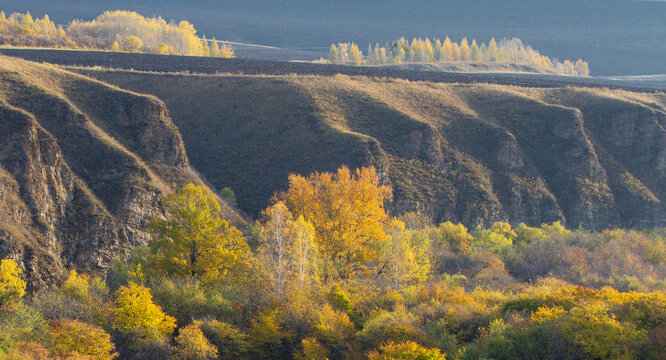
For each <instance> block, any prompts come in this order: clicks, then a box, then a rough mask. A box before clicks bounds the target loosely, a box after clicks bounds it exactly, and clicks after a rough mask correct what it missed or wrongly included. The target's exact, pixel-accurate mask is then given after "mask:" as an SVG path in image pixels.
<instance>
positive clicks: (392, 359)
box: [368, 341, 446, 360]
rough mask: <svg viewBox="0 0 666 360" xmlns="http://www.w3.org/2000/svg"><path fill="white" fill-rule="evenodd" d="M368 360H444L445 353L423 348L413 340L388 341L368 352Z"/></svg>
mask: <svg viewBox="0 0 666 360" xmlns="http://www.w3.org/2000/svg"><path fill="white" fill-rule="evenodd" d="M368 359H369V360H402V359H415V360H416V359H418V360H446V355H445V354H442V352H441V351H440V350H439V349H436V348H433V349H429V348H425V347H423V346H421V345H419V344H417V343H415V342H413V341H403V342H399V343H394V342H388V343H386V344H384V345H382V346H381V347H380V348H379V351H371V352H369V353H368Z"/></svg>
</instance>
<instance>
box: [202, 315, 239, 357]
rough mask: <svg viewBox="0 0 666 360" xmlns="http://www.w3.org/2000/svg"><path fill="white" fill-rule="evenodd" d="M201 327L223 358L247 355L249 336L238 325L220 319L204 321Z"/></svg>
mask: <svg viewBox="0 0 666 360" xmlns="http://www.w3.org/2000/svg"><path fill="white" fill-rule="evenodd" d="M199 328H200V329H201V331H202V332H203V334H204V335H205V336H206V338H207V339H208V340H209V341H210V342H211V343H212V344H213V345H215V347H216V348H217V350H218V353H219V358H220V359H221V360H234V359H242V358H246V357H247V352H248V345H247V342H248V336H247V334H245V333H243V332H242V331H241V330H240V329H238V328H237V327H235V326H233V325H231V324H227V323H223V322H221V321H218V320H207V321H203V322H202V323H201V325H199Z"/></svg>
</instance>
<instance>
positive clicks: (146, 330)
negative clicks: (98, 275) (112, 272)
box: [113, 283, 176, 340]
mask: <svg viewBox="0 0 666 360" xmlns="http://www.w3.org/2000/svg"><path fill="white" fill-rule="evenodd" d="M175 327H176V319H174V318H173V317H171V316H168V315H166V314H165V313H164V312H163V311H162V308H160V307H159V306H158V305H155V304H154V303H153V296H152V295H151V294H150V290H149V289H148V288H146V287H143V286H140V285H137V284H134V283H130V284H129V286H121V287H120V288H119V289H118V290H117V291H116V301H115V308H114V309H113V328H114V329H116V330H118V331H120V332H121V333H123V334H127V335H135V336H138V337H139V338H140V339H142V340H157V339H162V338H164V337H165V336H167V335H169V334H171V333H172V332H173V329H174V328H175Z"/></svg>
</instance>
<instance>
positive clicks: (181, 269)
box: [148, 184, 249, 284]
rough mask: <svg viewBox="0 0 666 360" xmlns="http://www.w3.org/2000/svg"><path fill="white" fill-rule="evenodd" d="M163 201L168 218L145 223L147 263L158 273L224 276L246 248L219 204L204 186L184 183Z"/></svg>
mask: <svg viewBox="0 0 666 360" xmlns="http://www.w3.org/2000/svg"><path fill="white" fill-rule="evenodd" d="M162 204H163V207H164V209H165V211H166V213H167V214H169V215H168V218H167V219H166V220H163V219H158V218H153V219H152V220H151V221H150V223H149V225H148V226H149V229H150V230H151V232H152V233H153V235H154V239H153V241H152V242H151V243H150V245H149V246H150V248H151V250H152V257H151V259H150V265H151V267H152V268H153V269H156V270H157V272H158V273H160V274H165V275H168V276H177V277H188V276H192V277H196V278H198V279H199V280H201V282H202V283H204V284H209V283H212V282H215V281H219V280H221V279H223V278H224V277H225V276H226V275H227V274H228V273H229V272H230V271H232V270H233V269H234V268H235V266H236V265H237V264H238V263H239V262H240V261H241V258H242V257H243V256H244V255H245V254H246V253H247V252H248V250H249V248H248V246H247V244H246V243H245V241H244V239H243V236H242V234H241V232H240V231H239V230H238V229H236V228H235V227H233V226H229V223H227V221H226V220H224V219H221V218H220V216H219V213H220V204H219V203H218V202H217V200H216V199H215V197H214V196H213V194H212V193H211V192H210V190H208V189H207V188H206V187H203V186H196V185H193V184H189V185H186V186H185V187H183V188H182V189H181V190H180V191H178V192H177V193H174V194H170V195H167V196H166V197H165V198H164V201H163V203H162Z"/></svg>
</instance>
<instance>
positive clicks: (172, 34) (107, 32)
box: [0, 10, 234, 58]
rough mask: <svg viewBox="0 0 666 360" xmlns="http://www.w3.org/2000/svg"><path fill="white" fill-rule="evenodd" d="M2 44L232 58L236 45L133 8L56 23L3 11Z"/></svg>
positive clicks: (45, 17)
mask: <svg viewBox="0 0 666 360" xmlns="http://www.w3.org/2000/svg"><path fill="white" fill-rule="evenodd" d="M0 44H5V45H12V46H37V47H55V48H75V49H100V50H111V51H130V52H148V53H155V54H162V55H192V56H213V57H223V58H231V57H234V51H233V48H231V47H230V46H229V45H226V44H222V45H220V44H219V43H218V42H217V41H216V40H215V39H212V40H210V41H209V40H207V39H206V38H205V37H204V38H199V37H198V36H197V31H196V29H195V28H194V26H193V25H192V24H190V23H189V22H187V21H185V20H183V21H180V22H179V23H177V24H176V23H175V22H174V21H171V22H167V21H166V20H164V19H162V18H161V17H153V18H146V17H144V16H142V15H140V14H138V13H136V12H132V11H120V10H118V11H107V12H105V13H103V14H102V15H100V16H98V17H97V18H96V19H94V20H92V21H77V20H74V21H72V22H71V23H70V24H69V25H68V26H67V27H66V28H63V27H62V26H56V24H55V23H54V22H53V21H51V19H50V18H49V16H48V15H44V17H43V18H41V19H33V17H32V16H31V15H30V13H29V12H28V13H25V14H21V13H13V14H11V15H10V16H9V17H7V16H6V15H5V13H4V12H1V13H0Z"/></svg>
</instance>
